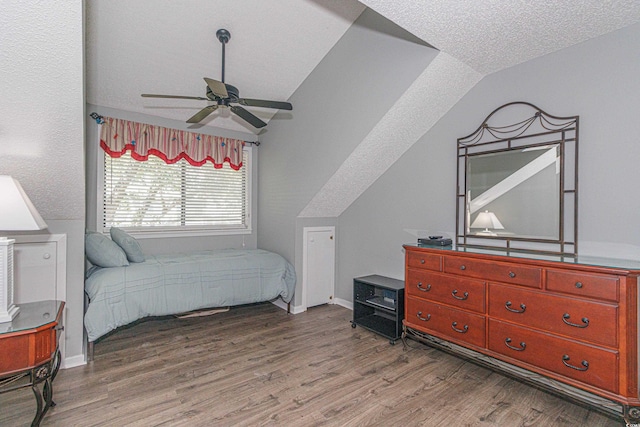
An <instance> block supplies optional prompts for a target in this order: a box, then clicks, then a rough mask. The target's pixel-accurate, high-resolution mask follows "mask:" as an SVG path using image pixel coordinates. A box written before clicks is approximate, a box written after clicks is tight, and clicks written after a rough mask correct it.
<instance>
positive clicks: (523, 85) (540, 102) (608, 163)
mask: <svg viewBox="0 0 640 427" xmlns="http://www.w3.org/2000/svg"><path fill="white" fill-rule="evenodd" d="M638 58H640V24H636V25H633V26H630V27H627V28H625V29H622V30H619V31H616V32H614V33H611V34H608V35H605V36H602V37H599V38H596V39H592V40H590V41H587V42H585V43H582V44H579V45H576V46H573V47H571V48H568V49H564V50H562V51H559V52H556V53H553V54H550V55H546V56H544V57H541V58H538V59H535V60H532V61H529V62H526V63H524V64H521V65H518V66H515V67H512V68H509V69H507V70H503V71H501V72H498V73H495V74H492V75H489V76H487V77H485V78H484V79H483V80H482V81H481V82H480V83H479V84H478V85H477V86H476V87H475V88H474V89H472V90H471V91H470V92H469V93H468V94H467V96H465V97H464V98H463V99H462V100H461V101H460V102H459V103H458V104H457V105H456V106H455V107H454V108H452V109H451V110H450V112H449V113H448V114H447V115H446V116H444V117H443V118H442V119H441V120H440V121H439V122H438V123H437V124H436V126H434V127H433V128H432V129H431V130H430V131H429V132H428V133H427V134H425V135H424V137H422V138H421V139H420V141H418V142H417V143H416V144H415V145H414V146H413V147H412V148H411V149H409V150H408V151H407V152H406V153H405V154H404V156H403V157H402V158H401V159H400V160H399V161H398V162H396V163H395V164H394V165H393V166H392V167H391V168H390V169H389V170H388V171H387V172H386V173H385V174H384V175H383V176H382V177H381V178H379V179H378V180H377V181H376V182H375V183H374V184H373V185H372V186H371V187H370V188H369V189H368V190H367V191H366V192H365V193H364V194H362V196H361V197H360V198H359V199H358V200H357V201H356V202H355V203H353V204H352V205H351V206H350V207H349V208H348V209H347V210H346V211H345V212H344V213H343V214H342V215H341V216H340V217H339V218H338V227H339V236H340V238H339V239H338V241H337V244H338V251H339V253H340V257H339V258H338V268H337V271H338V279H337V281H336V286H337V288H338V291H337V295H336V296H337V297H338V298H343V299H346V300H349V301H350V300H351V286H352V278H353V277H356V276H359V275H364V274H373V273H377V274H383V275H388V276H390V277H394V278H398V279H402V278H403V277H404V253H403V250H402V247H401V245H402V244H403V243H407V242H413V241H415V239H414V236H413V235H411V234H410V233H407V232H405V231H404V230H405V229H421V230H441V231H448V232H450V233H451V234H452V235H453V233H454V230H455V197H454V195H455V185H456V176H455V175H456V174H455V171H456V158H455V154H456V139H457V138H459V137H461V136H465V135H468V134H470V133H471V132H473V131H474V130H475V129H476V128H477V126H478V125H479V124H480V123H482V121H483V120H484V118H485V117H486V116H487V115H488V114H489V113H490V112H491V111H493V110H494V109H495V108H497V107H499V106H500V105H502V104H505V103H507V102H512V101H528V102H531V103H533V104H535V105H537V106H538V107H540V108H542V109H543V110H545V111H546V112H548V113H550V114H553V115H558V116H570V115H579V116H580V148H579V150H580V154H579V185H580V188H579V251H580V253H581V254H585V255H589V254H592V255H602V256H612V257H620V258H627V259H638V258H640V228H639V227H637V226H636V222H637V218H638V212H640V198H639V197H637V195H638V194H637V193H638V191H637V188H636V184H637V183H638V182H640V168H639V167H638V164H637V163H638V159H640V144H639V143H638V135H640V121H639V120H638V119H637V117H636V116H637V113H638V111H640V97H639V96H638V94H639V93H640V79H639V78H638V76H639V75H640V61H638Z"/></svg>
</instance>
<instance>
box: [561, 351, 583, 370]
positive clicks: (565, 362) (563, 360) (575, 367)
mask: <svg viewBox="0 0 640 427" xmlns="http://www.w3.org/2000/svg"><path fill="white" fill-rule="evenodd" d="M569 360H571V359H570V358H569V355H567V354H565V355H564V356H562V363H564V366H566V367H567V368H571V369H575V370H576V371H586V370H587V369H589V362H587V361H586V360H583V361H582V362H581V363H580V364H581V365H582V366H584V368H578V367H577V366H573V365H571V364H570V363H567V362H568V361H569Z"/></svg>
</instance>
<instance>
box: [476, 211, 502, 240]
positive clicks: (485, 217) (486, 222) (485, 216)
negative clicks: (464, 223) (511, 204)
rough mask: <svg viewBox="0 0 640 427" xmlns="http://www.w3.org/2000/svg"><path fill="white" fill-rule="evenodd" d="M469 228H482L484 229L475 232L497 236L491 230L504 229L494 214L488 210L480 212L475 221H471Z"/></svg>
mask: <svg viewBox="0 0 640 427" xmlns="http://www.w3.org/2000/svg"><path fill="white" fill-rule="evenodd" d="M471 228H484V230H482V231H479V232H477V233H476V234H477V235H480V236H482V235H485V236H497V234H496V233H494V232H493V231H492V230H504V227H503V226H502V223H501V222H500V220H499V219H498V217H497V216H496V214H494V213H493V212H489V211H484V212H480V213H479V214H478V216H477V217H476V219H475V221H473V223H471Z"/></svg>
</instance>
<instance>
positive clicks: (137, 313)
mask: <svg viewBox="0 0 640 427" xmlns="http://www.w3.org/2000/svg"><path fill="white" fill-rule="evenodd" d="M295 283H296V276H295V270H294V268H293V266H292V265H291V264H290V263H289V262H288V261H286V260H285V259H284V258H283V257H281V256H280V255H278V254H275V253H273V252H269V251H265V250H261V249H252V250H238V249H225V250H216V251H199V252H192V253H182V254H173V255H155V256H154V255H147V256H145V260H144V261H143V262H132V263H130V264H129V265H127V266H122V267H109V268H99V267H98V268H96V267H94V268H93V269H92V271H91V272H90V274H88V277H87V278H86V280H85V292H86V294H87V297H88V301H89V304H88V307H87V310H86V312H85V317H84V324H85V329H86V330H87V335H88V341H89V344H90V352H89V353H92V351H91V350H93V342H94V341H96V340H97V339H99V338H100V337H102V336H104V335H105V334H107V333H109V332H111V331H113V330H115V329H116V328H118V327H120V326H124V325H127V324H129V323H132V322H134V321H136V320H138V319H142V318H144V317H149V316H164V315H171V314H179V313H185V312H189V311H194V310H200V309H206V308H214V307H226V306H233V305H241V304H250V303H255V302H263V301H270V300H274V299H276V298H282V299H283V300H284V301H285V302H286V303H289V302H290V301H291V298H292V297H293V292H294V288H295Z"/></svg>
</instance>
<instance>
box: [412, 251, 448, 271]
mask: <svg viewBox="0 0 640 427" xmlns="http://www.w3.org/2000/svg"><path fill="white" fill-rule="evenodd" d="M407 265H408V266H409V267H416V268H427V269H429V270H435V271H442V257H441V256H440V255H435V254H427V253H424V252H414V251H407Z"/></svg>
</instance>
